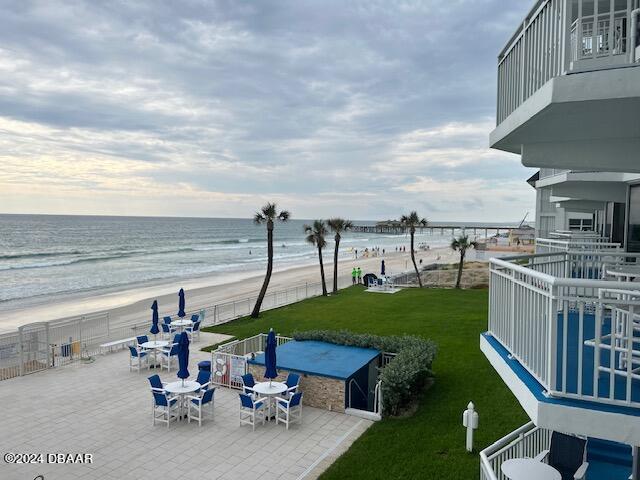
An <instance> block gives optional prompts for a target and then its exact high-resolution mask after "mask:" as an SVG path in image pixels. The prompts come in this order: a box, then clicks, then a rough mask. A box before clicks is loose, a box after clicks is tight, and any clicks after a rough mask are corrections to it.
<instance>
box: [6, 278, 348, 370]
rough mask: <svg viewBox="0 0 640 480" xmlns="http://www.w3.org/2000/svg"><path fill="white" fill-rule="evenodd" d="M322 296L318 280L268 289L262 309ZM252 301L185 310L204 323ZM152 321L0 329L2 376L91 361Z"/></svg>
mask: <svg viewBox="0 0 640 480" xmlns="http://www.w3.org/2000/svg"><path fill="white" fill-rule="evenodd" d="M350 284H351V281H350V280H349V279H342V280H341V283H340V284H339V287H340V288H344V287H345V286H347V285H350ZM320 295H322V284H321V283H320V282H317V283H305V284H301V285H296V286H293V287H291V288H288V289H283V290H274V291H268V292H267V294H266V295H265V298H264V300H263V302H262V307H261V310H263V311H264V310H271V309H274V308H278V307H282V306H285V305H289V304H293V303H296V302H299V301H301V300H305V299H308V298H313V297H317V296H320ZM256 300H257V296H251V297H245V298H240V299H237V300H231V301H227V302H222V303H218V304H215V305H210V306H205V307H200V308H197V309H193V310H188V311H187V312H186V313H187V317H188V318H189V317H191V315H193V314H199V315H201V317H204V318H203V324H202V326H212V325H220V324H222V323H226V322H229V321H231V320H235V319H237V318H240V317H244V316H247V315H249V314H250V313H251V311H252V310H253V307H254V305H255V302H256ZM165 315H175V312H174V311H171V312H169V311H163V312H160V317H161V318H162V316H165ZM150 323H151V320H150V318H148V319H144V320H142V319H137V320H131V321H123V320H122V319H119V318H115V317H114V316H113V315H110V314H109V313H108V312H101V313H94V314H89V315H80V316H75V317H69V318H64V319H60V320H53V321H50V322H35V323H29V324H26V325H23V326H21V327H19V328H18V330H17V331H14V332H8V333H3V334H0V380H7V379H9V378H14V377H17V376H21V375H27V374H29V373H34V372H39V371H42V370H46V369H48V368H56V367H61V366H64V365H68V364H71V363H74V362H78V361H85V362H91V361H93V360H92V359H93V357H94V356H96V355H98V354H101V353H105V351H108V350H112V349H119V348H124V347H126V346H127V345H130V344H133V343H134V342H135V337H136V336H138V335H149V328H150Z"/></svg>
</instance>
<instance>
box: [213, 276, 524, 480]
mask: <svg viewBox="0 0 640 480" xmlns="http://www.w3.org/2000/svg"><path fill="white" fill-rule="evenodd" d="M486 318H487V290H440V289H406V290H403V291H402V292H400V293H397V294H395V295H383V294H372V293H365V292H364V291H363V289H362V288H361V287H352V288H349V289H347V290H342V291H341V292H340V293H339V294H338V295H337V296H332V297H328V298H322V297H320V298H314V299H311V300H306V301H304V302H300V303H297V304H295V305H290V306H287V307H283V308H279V309H277V310H271V311H268V312H264V313H263V314H262V315H261V317H260V318H258V319H255V320H254V319H251V318H243V319H240V320H236V321H234V322H231V323H228V324H225V325H221V326H217V327H213V328H210V329H207V330H208V331H213V332H218V333H227V334H231V335H235V336H236V337H238V338H244V337H248V336H251V335H254V334H256V333H259V332H267V331H268V329H269V327H273V328H274V330H276V332H278V333H280V334H283V335H288V334H291V333H292V332H293V331H294V330H309V329H348V330H351V331H353V332H362V333H364V332H367V333H375V334H379V335H392V334H403V333H406V334H411V335H419V336H422V337H425V338H430V339H432V340H434V341H435V342H436V343H437V344H438V355H437V358H436V362H435V363H434V367H433V368H434V372H435V376H436V379H435V383H434V385H433V386H432V387H431V388H430V389H429V390H427V391H426V392H424V393H423V394H422V395H421V398H420V399H419V408H418V411H417V413H416V414H415V415H414V416H412V417H408V418H385V419H384V420H383V421H381V422H377V423H376V424H374V425H373V426H372V427H371V428H370V429H369V430H368V431H367V432H366V433H365V434H364V435H363V436H362V437H360V439H358V440H357V441H356V442H355V443H354V444H353V446H352V447H351V448H350V449H349V450H348V451H347V452H346V453H345V454H344V455H343V456H342V457H340V458H339V459H338V461H337V462H336V463H334V464H333V465H332V466H331V467H330V468H329V470H328V471H327V472H325V474H324V475H323V476H322V479H323V480H326V479H336V480H338V479H340V480H344V479H350V478H367V479H456V480H458V479H465V480H466V479H473V478H478V477H479V460H478V455H477V453H474V454H468V453H466V451H465V429H464V428H463V427H462V412H463V410H464V409H465V408H466V405H467V403H468V402H469V400H473V402H474V403H475V405H476V409H477V411H478V412H479V415H480V428H479V429H478V430H477V432H476V442H475V445H476V447H477V449H478V450H480V449H482V448H484V447H485V446H487V445H489V444H491V443H493V442H494V441H496V440H498V439H499V438H501V437H502V436H504V435H505V434H507V433H508V432H510V431H512V430H514V429H515V428H517V427H519V426H520V425H523V424H524V423H526V422H527V421H528V418H527V416H526V415H525V413H524V412H523V410H522V409H521V408H520V406H519V404H518V403H517V401H516V399H515V398H514V397H513V395H512V394H511V393H510V392H509V390H508V389H507V388H506V386H505V385H504V384H503V383H502V381H501V380H500V378H499V376H498V375H497V374H496V373H495V371H494V370H493V369H492V367H491V366H490V365H489V362H488V361H487V360H486V359H485V357H484V355H482V353H481V352H480V347H479V335H480V333H481V332H482V331H484V330H486V327H487V320H486Z"/></svg>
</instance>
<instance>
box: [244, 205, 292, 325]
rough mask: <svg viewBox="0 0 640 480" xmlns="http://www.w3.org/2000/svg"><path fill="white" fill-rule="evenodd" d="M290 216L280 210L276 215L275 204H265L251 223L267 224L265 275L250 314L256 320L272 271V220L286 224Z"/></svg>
mask: <svg viewBox="0 0 640 480" xmlns="http://www.w3.org/2000/svg"><path fill="white" fill-rule="evenodd" d="M290 216H291V214H290V213H289V212H288V211H286V210H281V211H280V212H279V213H278V209H277V207H276V204H275V203H267V204H266V205H265V206H264V207H262V208H261V209H260V211H259V212H256V214H255V215H254V216H253V221H254V223H255V224H256V225H261V224H263V223H266V224H267V274H266V275H265V277H264V282H263V283H262V288H261V289H260V293H259V294H258V298H257V300H256V304H255V305H254V306H253V311H252V312H251V316H252V317H253V318H258V315H260V307H261V306H262V301H263V300H264V296H265V294H266V293H267V287H268V286H269V281H270V280H271V272H272V270H273V222H274V220H280V221H281V222H286V221H287V220H289V217H290Z"/></svg>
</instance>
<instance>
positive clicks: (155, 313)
mask: <svg viewBox="0 0 640 480" xmlns="http://www.w3.org/2000/svg"><path fill="white" fill-rule="evenodd" d="M151 311H152V312H153V314H152V316H151V329H150V330H149V332H150V333H151V334H152V335H157V334H158V333H160V329H159V328H158V301H157V300H154V301H153V304H152V305H151Z"/></svg>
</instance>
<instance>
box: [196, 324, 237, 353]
mask: <svg viewBox="0 0 640 480" xmlns="http://www.w3.org/2000/svg"><path fill="white" fill-rule="evenodd" d="M202 331H203V332H211V331H212V330H211V329H207V328H203V329H202ZM235 339H236V337H231V338H227V339H226V340H224V341H222V342H218V343H214V344H213V345H207V346H206V347H202V348H201V349H200V351H202V352H211V351H213V350H215V349H216V348H218V347H219V346H220V345H224V344H225V343H229V342H233V341H234V340H235Z"/></svg>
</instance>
